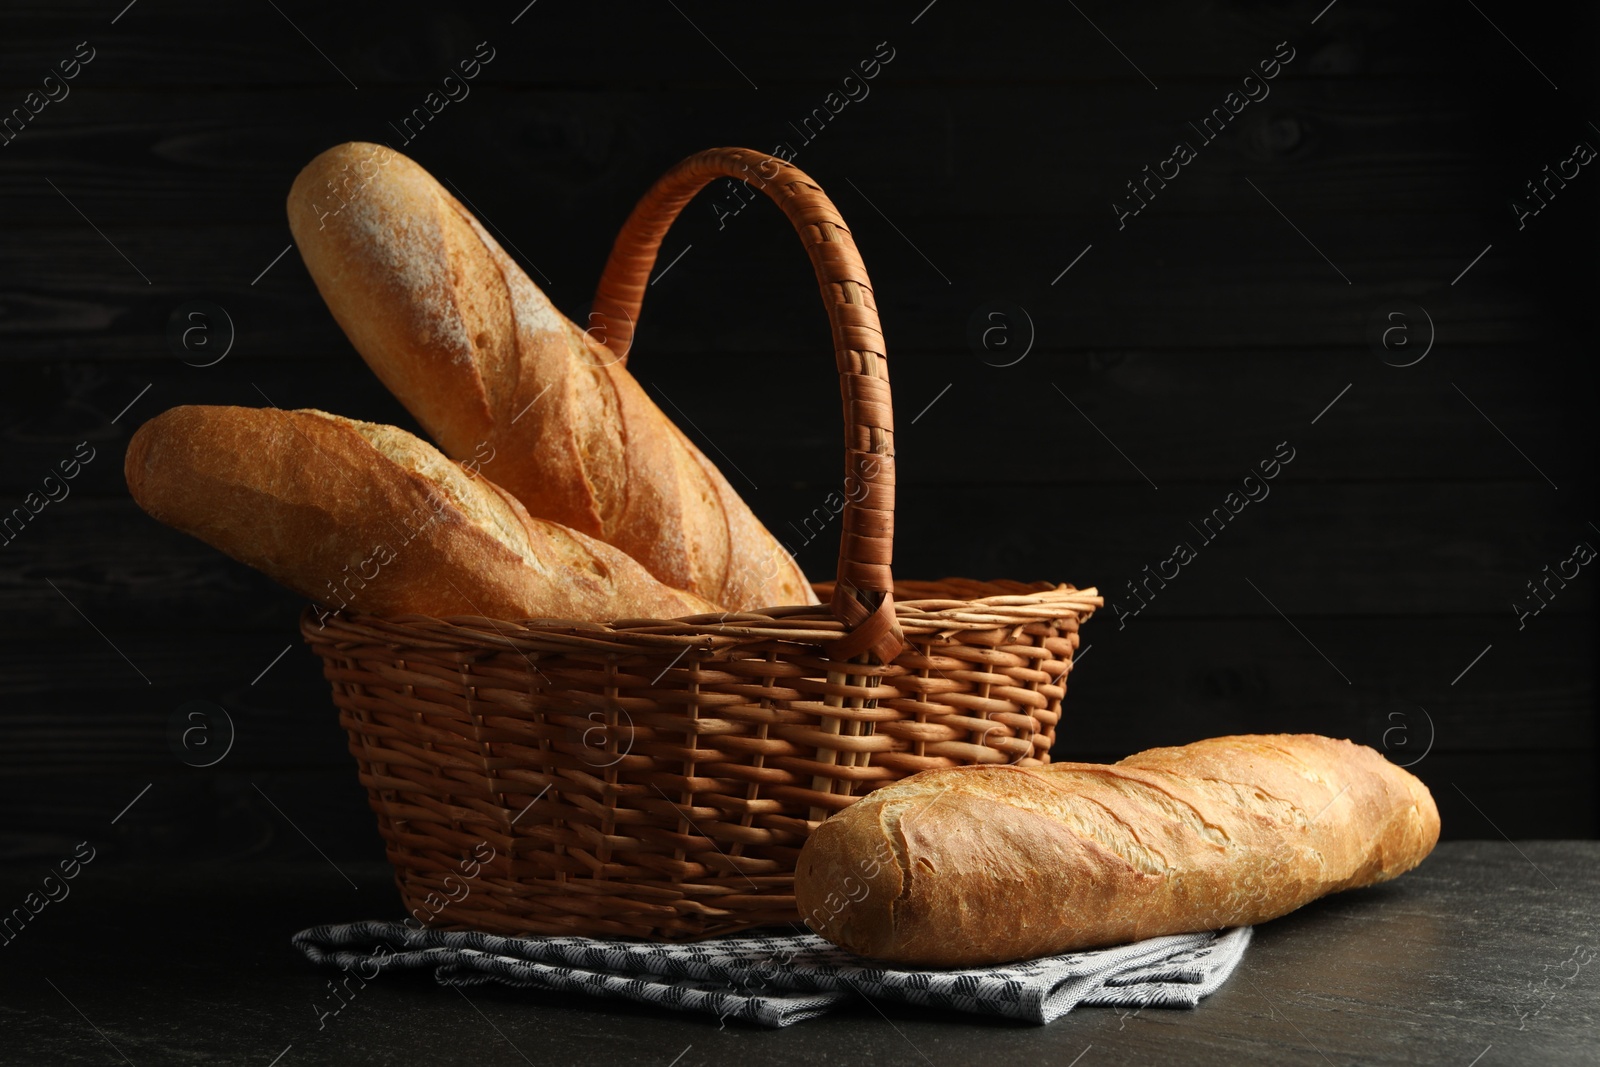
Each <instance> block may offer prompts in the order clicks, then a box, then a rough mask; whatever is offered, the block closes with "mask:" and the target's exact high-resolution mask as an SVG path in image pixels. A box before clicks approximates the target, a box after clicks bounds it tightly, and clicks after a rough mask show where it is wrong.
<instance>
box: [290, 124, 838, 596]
mask: <svg viewBox="0 0 1600 1067" xmlns="http://www.w3.org/2000/svg"><path fill="white" fill-rule="evenodd" d="M375 156H381V157H382V159H383V163H382V165H377V164H372V165H370V166H368V164H370V162H371V160H372V159H373V158H374V157H375ZM364 166H365V167H366V169H363V167H364ZM352 168H353V170H352ZM352 173H355V174H357V175H359V177H358V178H355V179H352V178H351V174H352ZM352 181H353V182H354V184H351V183H352ZM343 190H348V195H345V193H344V192H343ZM335 203H336V204H337V205H338V210H337V212H334V211H332V210H331V207H330V205H332V204H335ZM288 213H289V228H290V230H291V231H292V232H293V235H294V240H295V243H296V245H297V246H298V247H299V249H300V254H301V256H302V258H303V259H304V260H305V263H306V267H307V269H308V270H309V271H310V272H311V276H312V278H313V280H314V281H315V282H316V285H317V288H318V290H319V291H320V292H321V293H322V297H323V299H324V301H325V302H326V303H327V305H328V308H329V309H330V310H331V311H332V313H333V316H334V318H335V319H336V320H337V321H338V323H339V325H340V327H341V328H343V330H344V332H345V334H346V336H348V337H349V338H350V341H351V343H352V344H353V345H354V346H355V348H356V350H357V351H359V352H360V353H361V355H362V357H363V358H364V359H365V360H366V361H367V364H368V365H369V366H370V367H371V368H372V369H373V371H374V372H375V373H376V374H377V376H378V378H379V379H380V380H382V382H383V383H384V384H385V385H386V386H388V387H389V390H390V391H391V392H393V393H394V394H395V396H396V397H398V398H399V400H400V401H401V403H403V404H404V405H405V406H406V408H407V409H408V410H410V412H411V413H412V414H413V415H414V416H416V418H417V421H418V422H420V423H421V424H422V426H423V427H424V428H425V429H426V430H427V431H428V433H429V434H430V435H431V436H432V437H433V438H434V440H436V441H437V442H438V443H439V446H440V448H441V449H442V450H443V451H444V452H445V453H446V454H448V455H450V456H452V457H454V458H456V459H459V460H463V461H465V460H468V459H471V458H472V457H473V456H474V455H476V454H478V453H479V450H480V449H482V448H483V447H484V446H485V445H487V446H489V448H490V449H491V453H490V454H491V456H492V457H493V458H492V459H490V460H488V461H486V462H485V463H484V464H483V466H484V468H485V469H486V473H488V474H489V475H490V476H491V477H493V478H494V480H495V481H497V482H498V483H499V484H500V485H501V486H503V487H504V488H505V489H506V490H507V491H509V492H510V493H511V494H512V495H514V496H516V497H517V498H518V499H519V500H521V501H522V503H523V504H524V505H525V506H526V507H527V509H528V511H529V512H530V513H531V514H534V515H537V516H539V517H541V518H545V519H550V520H552V521H555V522H559V523H562V524H563V525H565V526H568V527H571V528H572V529H573V530H576V531H578V532H581V533H584V534H588V535H590V536H593V537H597V538H600V539H601V540H603V541H606V542H608V543H610V544H612V545H615V546H617V547H618V548H620V549H622V550H623V551H624V552H626V553H628V554H629V555H630V556H632V557H633V558H634V559H636V560H638V562H639V563H640V564H642V565H643V566H644V568H645V569H646V570H648V571H649V572H650V573H652V574H654V575H655V576H656V577H657V578H658V579H660V580H661V581H663V582H665V583H666V584H667V585H670V586H673V587H675V588H678V589H684V590H688V591H690V592H693V593H696V594H698V595H700V596H703V597H705V598H706V599H708V600H712V601H715V602H717V603H719V604H722V605H724V606H725V607H727V608H729V609H731V610H735V611H739V610H746V609H752V608H758V607H766V606H773V605H779V604H815V603H816V602H817V598H816V595H815V593H814V592H813V591H812V589H811V587H810V585H809V583H807V582H806V580H805V577H804V575H803V574H801V572H800V570H799V567H798V566H797V565H796V564H795V562H794V560H793V558H792V557H791V556H790V555H789V553H788V552H787V551H786V550H785V549H784V548H783V546H781V545H780V544H779V543H778V541H777V540H776V538H774V537H773V536H772V535H771V534H770V533H769V532H768V531H767V530H766V528H765V527H763V526H762V525H761V523H760V521H759V520H758V519H756V517H755V515H754V514H753V513H752V512H751V511H750V509H749V507H748V506H747V505H746V504H745V503H744V501H743V500H741V499H740V497H739V495H738V493H737V492H735V491H734V489H733V487H732V486H730V485H729V484H728V481H727V479H726V478H724V477H723V476H722V474H721V472H719V471H718V470H717V468H716V467H715V466H714V465H713V464H712V463H711V462H710V461H709V460H707V459H706V457H705V456H704V455H702V454H701V452H700V451H699V449H697V448H695V447H694V445H693V444H691V443H690V442H689V440H688V438H686V437H685V436H684V435H683V434H682V433H681V432H680V431H679V430H678V428H677V427H676V426H675V425H674V424H673V423H672V421H671V420H670V419H668V418H667V417H666V416H665V415H664V414H662V412H661V410H660V409H659V408H657V407H656V405H655V403H654V402H653V401H652V400H651V399H650V398H649V397H648V396H647V395H646V394H645V392H644V390H643V389H642V388H641V387H640V386H639V384H638V382H637V381H635V380H634V378H633V376H632V375H631V374H629V373H628V371H627V370H626V369H625V368H624V367H623V366H622V365H621V364H620V362H619V361H618V359H617V357H615V356H613V355H612V354H611V353H610V351H609V350H608V349H606V348H605V346H603V345H601V344H599V343H598V342H597V341H595V340H594V339H593V338H591V337H589V336H588V335H587V334H586V333H585V332H584V331H583V330H581V329H579V328H578V327H577V325H575V324H574V323H573V322H571V321H570V320H569V319H567V317H566V316H564V315H562V314H561V312H560V311H558V310H557V309H556V308H555V306H554V305H553V304H551V303H550V301H549V299H548V298H546V296H545V295H544V293H542V292H541V291H540V290H539V288H538V287H537V286H536V285H534V283H533V282H532V280H530V279H529V278H528V277H527V275H526V274H524V273H523V271H522V269H521V268H520V267H518V266H517V264H516V262H515V261H514V260H512V259H511V257H510V256H508V255H506V253H505V252H504V251H503V250H502V249H501V247H500V245H499V244H498V243H497V242H496V241H495V240H494V238H493V237H491V236H490V235H489V233H488V232H487V231H486V230H485V229H484V228H483V227H482V226H481V225H480V224H479V222H478V220H477V219H476V218H474V217H473V215H472V213H471V212H469V211H468V210H467V209H466V208H465V207H463V206H462V205H461V204H460V203H459V202H458V201H457V200H456V198H455V197H453V196H451V195H450V193H449V192H447V191H446V190H445V189H444V188H443V187H442V186H441V185H440V184H439V183H438V182H436V181H435V180H434V179H433V177H432V176H431V175H430V174H428V172H427V171H425V170H423V169H422V168H421V167H420V166H418V165H417V164H416V163H415V162H413V161H412V160H410V159H407V158H406V157H405V156H403V155H401V154H400V153H397V152H393V151H392V150H389V149H384V148H381V147H379V146H375V145H369V144H361V143H350V144H344V145H339V146H337V147H335V148H331V149H329V150H328V151H326V152H323V153H322V154H321V155H319V156H317V158H316V159H314V160H312V161H311V163H309V164H308V165H307V166H306V168H305V169H304V170H303V171H302V172H301V173H300V175H299V176H298V177H297V178H296V179H295V183H294V187H293V189H292V190H291V191H290V194H289V200H288Z"/></svg>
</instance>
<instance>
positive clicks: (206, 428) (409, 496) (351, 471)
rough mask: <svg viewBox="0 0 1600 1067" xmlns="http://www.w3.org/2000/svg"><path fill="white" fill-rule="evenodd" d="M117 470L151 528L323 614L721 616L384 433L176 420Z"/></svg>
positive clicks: (334, 423) (364, 428)
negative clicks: (269, 582)
mask: <svg viewBox="0 0 1600 1067" xmlns="http://www.w3.org/2000/svg"><path fill="white" fill-rule="evenodd" d="M124 471H125V474H126V477H127V481H128V488H129V490H130V491H131V492H132V494H133V498H134V500H135V501H137V502H138V504H139V506H140V507H142V508H143V509H144V510H145V511H146V512H148V513H149V514H150V515H151V516H153V517H154V518H156V519H158V520H160V521H161V522H164V523H166V524H167V525H169V526H172V527H175V528H176V529H179V530H182V531H183V532H185V533H188V534H191V535H193V536H195V537H198V538H200V539H201V540H202V541H205V542H206V543H207V544H210V545H211V546H213V547H214V548H218V549H220V550H221V551H223V552H225V553H227V554H228V555H229V556H232V557H233V558H234V559H236V560H238V561H240V562H241V563H245V564H248V565H249V566H252V567H254V568H256V569H257V570H260V571H262V572H264V573H265V574H267V575H268V576H269V577H271V578H273V579H274V580H276V581H278V582H279V583H281V584H283V585H285V586H288V587H289V588H291V589H293V590H295V591H296V592H298V593H300V594H302V595H303V596H307V597H310V598H311V599H313V600H316V601H319V602H320V603H322V604H324V605H327V607H328V608H329V609H330V610H337V609H340V608H344V607H350V608H352V609H354V610H356V611H361V612H370V613H373V614H379V615H403V614H419V615H428V616H433V617H448V616H452V615H476V616H482V617H486V618H490V619H534V618H540V619H548V618H559V619H582V620H596V621H602V620H611V619H619V618H678V617H682V616H686V615H698V614H705V613H709V612H715V611H719V610H720V609H719V608H717V607H716V606H715V605H713V604H711V603H710V602H708V601H706V600H704V599H703V598H701V597H697V596H695V595H693V594H691V593H687V592H684V591H682V590H678V589H673V588H671V587H669V586H667V585H664V584H663V583H661V582H659V581H657V580H656V579H655V578H653V577H652V576H651V575H650V574H649V573H648V572H646V571H645V570H644V568H643V567H641V566H640V565H639V564H638V563H637V562H635V561H634V560H632V559H630V558H629V557H628V556H627V555H626V554H625V553H623V552H622V551H620V550H618V549H616V548H614V547H613V546H611V545H608V544H606V543H604V542H602V541H597V540H595V539H594V538H591V537H586V536H584V535H583V534H581V533H578V532H576V531H574V530H569V529H567V528H566V527H564V526H561V525H560V524H558V523H554V522H550V521H547V520H544V519H537V518H533V517H532V516H530V515H529V514H528V512H527V510H526V509H525V508H524V507H523V506H522V504H521V503H519V502H518V501H517V499H516V498H515V497H513V496H512V495H511V494H509V493H507V492H505V491H504V490H503V489H501V488H500V487H498V486H497V485H495V484H494V483H493V482H491V481H489V480H488V479H487V478H484V477H481V476H480V477H474V476H473V475H471V474H469V473H468V472H467V471H466V470H464V469H463V468H462V467H461V466H460V465H459V464H457V463H455V462H454V461H452V460H450V459H447V458H446V457H445V456H443V455H442V454H440V452H439V451H438V450H437V449H435V448H434V447H433V446H431V445H429V444H427V443H426V442H424V441H421V440H419V439H418V438H416V437H414V436H412V435H411V434H409V433H406V432H405V431H404V430H401V429H398V428H397V427H393V426H382V425H378V424H375V423H367V422H358V421H356V420H354V419H346V418H342V417H340V416H338V415H330V414H328V413H326V412H322V411H311V410H306V411H282V410H280V409H277V408H241V407H203V406H183V407H176V408H172V409H171V410H169V411H166V412H164V413H162V414H161V415H158V416H157V417H155V418H154V419H151V420H150V421H149V422H146V423H145V424H144V425H143V426H141V427H140V428H139V430H138V432H137V433H135V434H134V436H133V440H132V441H131V442H130V443H129V445H128V454H127V458H126V461H125V464H124Z"/></svg>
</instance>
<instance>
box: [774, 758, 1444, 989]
mask: <svg viewBox="0 0 1600 1067" xmlns="http://www.w3.org/2000/svg"><path fill="white" fill-rule="evenodd" d="M1438 838H1439V813H1438V809H1437V808H1435V807H1434V803H1433V797H1432V796H1431V795H1430V794H1429V793H1428V790H1427V787H1426V786H1424V785H1423V784H1422V783H1421V782H1419V781H1418V780H1417V779H1416V778H1415V777H1413V776H1412V775H1411V774H1410V773H1409V772H1407V771H1405V770H1402V769H1401V768H1399V767H1396V766H1394V765H1392V764H1391V763H1389V762H1388V761H1387V760H1385V759H1384V758H1383V757H1382V756H1380V755H1379V754H1378V753H1376V752H1374V751H1373V750H1372V749H1370V748H1367V747H1365V746H1363V745H1356V744H1352V743H1351V742H1349V741H1336V740H1333V739H1331V738H1326V737H1319V736H1316V735H1314V734H1278V735H1252V736H1238V737H1219V738H1214V739H1212V740H1209V741H1199V742H1196V743H1195V744H1192V745H1185V746H1183V747H1181V748H1156V749H1151V750H1149V751H1147V752H1140V753H1138V754H1137V755H1134V756H1129V757H1128V758H1127V759H1125V760H1122V761H1121V762H1120V763H1115V764H1094V763H1052V764H1049V765H1048V766H1045V767H1040V768H1022V767H1011V766H987V767H985V766H978V767H959V768H952V769H950V770H936V771H924V772H923V773H921V774H917V775H914V776H912V777H910V778H908V779H905V780H904V781H901V782H898V783H896V784H894V785H891V786H888V787H886V788H883V789H880V790H878V791H876V792H874V793H871V794H869V795H868V796H866V797H865V798H863V799H862V800H860V801H858V802H857V803H855V804H853V805H851V806H850V807H848V808H846V809H844V810H843V811H841V812H839V813H838V814H836V815H834V816H833V817H831V818H829V819H828V820H827V821H825V822H824V823H823V824H822V825H821V826H819V827H818V828H817V829H816V831H815V832H814V833H813V834H812V835H811V837H810V839H809V840H807V842H806V844H805V847H804V848H803V849H802V850H801V853H800V858H799V862H798V866H797V870H796V872H795V900H796V902H797V904H798V905H799V908H800V912H801V914H802V915H803V916H805V918H806V920H807V922H808V923H809V924H810V925H811V926H812V928H813V929H815V930H816V931H817V932H818V933H820V934H822V935H823V936H825V937H827V938H828V939H829V940H831V941H833V942H834V943H835V944H838V945H840V946H841V947H843V948H846V949H849V950H850V951H852V952H856V953H859V954H860V955H863V956H871V957H875V958H878V959H883V960H889V961H892V962H895V963H900V964H912V965H918V966H935V967H970V966H979V965H983V964H993V963H1000V962H1005V961H1010V960H1019V959H1029V958H1033V957H1036V956H1045V955H1055V954H1058V953H1063V952H1073V951H1077V950H1080V949H1089V948H1097V947H1102V946H1106V945H1115V944H1122V943H1125V942H1130V941H1138V940H1141V939H1144V938H1148V937H1156V936H1158V935H1162V934H1176V933H1187V932H1195V931H1201V930H1214V929H1220V928H1222V927H1228V926H1244V925H1251V924H1254V923H1259V922H1264V921H1266V920H1268V919H1274V918H1277V917H1278V916H1280V915H1284V914H1286V913H1288V912H1291V911H1293V910H1294V909H1296V908H1298V907H1300V906H1301V905H1302V904H1305V903H1307V902H1309V901H1311V900H1314V899H1316V898H1317V897H1320V896H1322V895H1323V894H1325V893H1332V892H1336V891H1338V890H1341V889H1352V888H1356V887H1359V886H1366V885H1371V884H1373V883H1375V882H1382V881H1385V880H1387V879H1390V878H1393V877H1395V876H1396V875H1398V874H1401V873H1403V872H1404V871H1408V870H1410V869H1411V868H1413V867H1415V866H1416V865H1417V864H1418V863H1420V862H1422V860H1423V858H1424V857H1425V856H1427V854H1428V853H1429V852H1430V851H1432V849H1433V846H1434V843H1435V842H1436V841H1437V840H1438Z"/></svg>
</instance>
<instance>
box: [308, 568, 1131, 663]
mask: <svg viewBox="0 0 1600 1067" xmlns="http://www.w3.org/2000/svg"><path fill="white" fill-rule="evenodd" d="M951 581H957V580H951ZM819 584H820V583H819ZM908 584H914V585H917V586H934V585H938V584H940V583H936V582H917V583H908ZM961 584H963V585H965V586H973V585H980V586H981V585H990V586H994V587H997V588H1004V589H1005V591H1004V592H998V593H996V594H995V595H993V596H987V597H978V598H973V599H962V598H959V597H948V596H946V597H923V598H920V599H914V600H898V599H896V600H895V601H894V612H895V618H896V621H897V622H898V623H899V625H900V627H901V630H902V631H903V632H904V633H905V634H906V636H907V637H911V636H919V637H936V636H951V635H954V634H956V633H959V632H963V631H977V630H994V629H1002V628H1006V627H1012V626H1022V625H1027V624H1029V623H1036V622H1048V621H1050V620H1053V619H1059V618H1062V617H1063V616H1066V615H1073V616H1076V617H1077V619H1078V621H1079V622H1080V623H1082V622H1084V621H1087V620H1088V619H1089V617H1090V616H1092V615H1093V614H1094V612H1095V609H1097V608H1100V607H1103V606H1104V604H1105V601H1104V598H1103V597H1101V596H1100V595H1099V591H1098V590H1097V589H1096V588H1095V587H1094V586H1089V587H1087V588H1083V589H1079V588H1077V587H1075V586H1072V585H1069V584H1066V583H1059V584H1052V583H1049V582H1038V583H1034V585H1035V589H1034V591H1032V592H1017V591H1016V589H1015V587H1016V586H1017V585H1019V584H1020V583H1016V582H1006V583H999V582H992V583H980V582H970V581H965V580H961ZM301 630H302V632H303V633H304V635H305V637H306V639H307V640H308V641H333V642H335V643H344V642H347V641H352V640H356V641H367V642H371V641H378V642H380V643H384V644H403V645H410V646H415V647H429V646H432V647H436V648H442V647H459V646H461V645H462V644H467V645H472V646H475V647H483V646H485V645H489V646H493V647H496V648H501V649H506V650H521V649H522V648H524V647H525V646H529V645H535V646H541V647H543V648H546V649H549V648H550V647H551V646H552V645H554V646H556V647H559V648H562V649H565V650H570V651H573V652H580V651H588V652H629V653H651V652H657V653H665V652H672V653H678V654H682V653H683V652H684V651H686V650H687V649H689V648H693V647H696V646H699V647H701V648H703V649H704V650H705V651H706V652H715V651H717V650H719V649H722V648H729V647H733V646H738V645H747V644H755V643H764V642H780V643H783V644H792V645H799V646H815V647H817V648H818V649H819V650H825V648H826V646H828V645H829V644H831V643H832V642H834V641H837V640H838V639H839V638H840V637H841V636H843V635H845V634H847V633H849V632H850V627H849V626H848V625H847V624H846V623H844V622H843V621H842V620H840V619H839V618H837V617H836V616H834V615H833V614H832V613H831V611H830V609H829V606H828V605H827V604H826V603H823V604H792V605H782V606H777V607H769V608H763V609H761V610H760V611H744V612H733V611H727V612H719V613H715V614H702V615H689V616H684V617H682V618H678V619H616V620H613V621H610V622H593V621H582V620H575V619H516V620H512V619H490V618H485V617H483V616H479V615H452V616H449V617H446V618H435V617H432V616H427V615H393V616H379V615H369V614H364V613H360V612H334V613H330V614H323V613H320V612H318V610H317V606H316V605H315V604H308V605H307V606H306V608H305V610H304V612H303V613H302V615H301Z"/></svg>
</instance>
